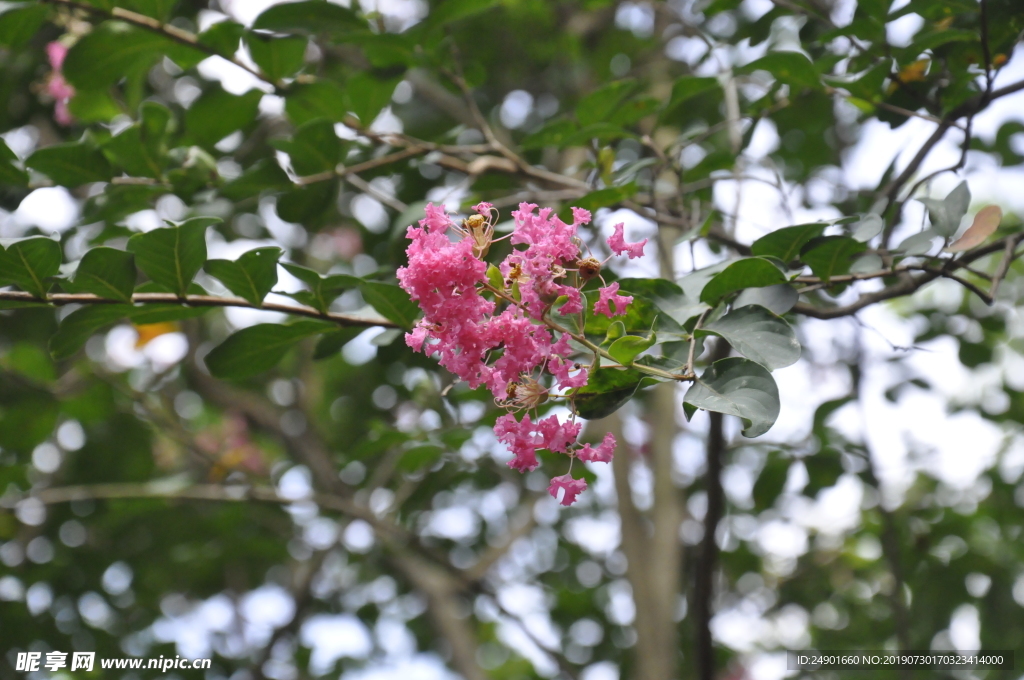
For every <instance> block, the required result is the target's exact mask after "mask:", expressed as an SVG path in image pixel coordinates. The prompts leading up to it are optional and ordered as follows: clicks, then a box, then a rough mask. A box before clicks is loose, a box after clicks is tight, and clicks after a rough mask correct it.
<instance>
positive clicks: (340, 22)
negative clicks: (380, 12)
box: [252, 0, 366, 35]
mask: <svg viewBox="0 0 1024 680" xmlns="http://www.w3.org/2000/svg"><path fill="white" fill-rule="evenodd" d="M252 27H253V28H255V29H266V30H270V31H277V32H287V31H299V32H303V33H310V34H313V35H319V34H323V33H330V34H338V33H344V32H349V31H353V30H358V29H365V28H366V22H365V21H363V20H362V19H361V18H360V17H359V15H357V14H356V13H355V12H353V11H352V10H350V9H348V8H347V7H342V6H341V5H339V4H336V3H333V2H327V1H326V0H307V1H306V2H289V3H282V4H279V5H274V6H272V7H270V8H269V9H267V10H266V11H264V12H263V13H262V14H260V15H259V16H258V17H256V21H255V22H253V25H252Z"/></svg>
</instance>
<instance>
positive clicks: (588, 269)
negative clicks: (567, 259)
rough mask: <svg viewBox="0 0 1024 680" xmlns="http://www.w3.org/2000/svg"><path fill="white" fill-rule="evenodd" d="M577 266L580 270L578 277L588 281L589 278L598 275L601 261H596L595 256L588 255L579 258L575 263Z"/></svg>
mask: <svg viewBox="0 0 1024 680" xmlns="http://www.w3.org/2000/svg"><path fill="white" fill-rule="evenodd" d="M577 266H578V267H579V270H580V277H581V278H582V279H583V280H584V281H589V280H590V279H592V278H594V277H595V276H598V275H600V273H601V263H600V262H598V261H597V258H594V257H588V258H586V259H583V260H580V261H579V262H578V263H577Z"/></svg>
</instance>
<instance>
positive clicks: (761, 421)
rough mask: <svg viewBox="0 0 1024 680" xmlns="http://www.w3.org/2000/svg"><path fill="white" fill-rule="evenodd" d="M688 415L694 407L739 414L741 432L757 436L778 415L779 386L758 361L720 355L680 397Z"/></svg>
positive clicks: (768, 426)
mask: <svg viewBox="0 0 1024 680" xmlns="http://www.w3.org/2000/svg"><path fill="white" fill-rule="evenodd" d="M683 404H684V406H689V407H690V408H689V409H687V417H689V416H690V415H691V414H692V412H693V410H694V409H697V408H700V409H704V410H706V411H715V412H717V413H725V414H727V415H732V416H738V417H739V418H741V419H742V420H743V436H744V437H757V436H760V435H762V434H764V433H765V432H767V431H768V430H769V429H771V426H772V425H774V424H775V420H776V419H777V418H778V417H779V388H778V386H777V385H776V384H775V380H773V379H772V374H771V373H769V372H768V370H767V369H766V368H764V367H763V366H761V365H760V364H758V363H756V362H753V361H750V360H749V359H743V358H740V357H728V358H726V359H720V360H718V361H716V362H715V363H713V364H711V365H710V366H708V368H707V369H706V370H705V371H704V373H703V374H702V375H701V376H700V377H699V378H698V379H697V380H696V381H695V382H694V383H693V385H692V386H690V389H689V390H687V391H686V396H685V397H683Z"/></svg>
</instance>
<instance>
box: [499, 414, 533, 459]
mask: <svg viewBox="0 0 1024 680" xmlns="http://www.w3.org/2000/svg"><path fill="white" fill-rule="evenodd" d="M494 434H496V435H497V436H498V441H500V442H502V443H503V444H505V445H506V446H508V448H509V450H510V451H512V455H513V456H515V457H514V458H513V459H512V460H510V461H509V462H508V466H509V467H510V468H512V469H513V470H519V471H520V472H531V471H533V470H535V469H537V465H539V463H538V462H537V448H538V446H537V442H536V441H535V439H534V437H533V426H532V424H531V422H530V416H523V420H522V421H521V422H519V421H516V417H515V416H514V415H512V414H511V413H506V414H505V415H503V416H501V417H500V418H498V420H496V421H495V423H494Z"/></svg>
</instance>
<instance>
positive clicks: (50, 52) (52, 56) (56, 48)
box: [46, 41, 68, 71]
mask: <svg viewBox="0 0 1024 680" xmlns="http://www.w3.org/2000/svg"><path fill="white" fill-rule="evenodd" d="M46 56H47V58H48V59H49V60H50V68H52V69H53V70H54V71H59V70H61V69H62V68H64V57H66V56H68V47H67V45H65V44H64V43H61V42H56V41H54V42H51V43H48V44H47V45H46Z"/></svg>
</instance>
